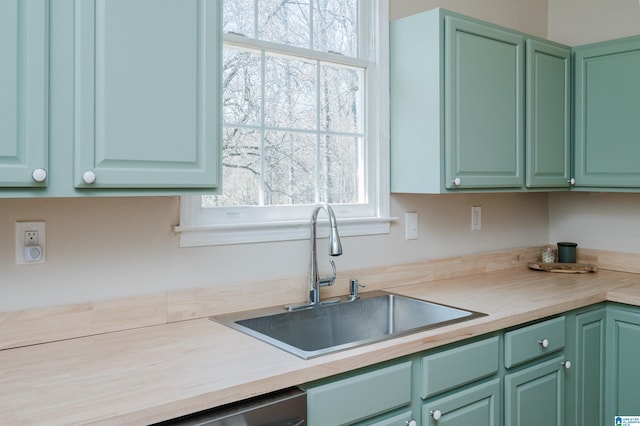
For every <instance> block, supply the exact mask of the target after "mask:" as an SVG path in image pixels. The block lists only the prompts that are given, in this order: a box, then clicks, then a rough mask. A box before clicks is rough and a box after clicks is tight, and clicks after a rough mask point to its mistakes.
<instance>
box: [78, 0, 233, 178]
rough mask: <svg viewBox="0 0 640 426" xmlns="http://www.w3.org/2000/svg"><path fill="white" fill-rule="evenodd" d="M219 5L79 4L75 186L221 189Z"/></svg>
mask: <svg viewBox="0 0 640 426" xmlns="http://www.w3.org/2000/svg"><path fill="white" fill-rule="evenodd" d="M220 4H221V2H220V1H218V0H164V1H157V0H76V1H75V6H74V15H75V17H74V21H73V22H74V26H75V35H74V58H75V59H74V69H75V71H74V75H75V77H74V86H75V87H74V100H73V109H74V112H73V122H74V129H73V143H74V156H75V159H74V165H73V168H74V178H73V180H74V185H75V187H76V188H181V187H183V188H215V187H217V186H218V185H219V183H220V182H219V179H220V178H219V166H218V162H219V161H220V158H219V157H220V153H219V150H220V137H221V130H220V120H219V113H220V98H221V97H220V94H221V91H220V84H221V82H220V79H221V24H220V19H221V16H220V15H221V14H220V9H221V5H220Z"/></svg>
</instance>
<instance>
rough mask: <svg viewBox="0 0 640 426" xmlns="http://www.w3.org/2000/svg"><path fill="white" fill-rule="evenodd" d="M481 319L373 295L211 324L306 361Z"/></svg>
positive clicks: (267, 310) (238, 315) (235, 316)
mask: <svg viewBox="0 0 640 426" xmlns="http://www.w3.org/2000/svg"><path fill="white" fill-rule="evenodd" d="M484 315H485V314H482V313H479V312H473V311H466V310H463V309H458V308H453V307H450V306H445V305H440V304H437V303H431V302H425V301H423V300H418V299H413V298H410V297H405V296H399V295H395V294H391V293H386V292H381V291H375V292H370V293H363V294H362V297H361V298H360V299H357V300H354V301H340V302H336V303H328V304H321V305H317V306H313V307H310V308H307V309H302V310H295V311H286V310H285V309H284V308H283V307H282V306H280V307H273V308H265V309H258V310H253V311H245V312H239V313H233V314H226V315H219V316H215V317H212V318H211V319H212V320H214V321H217V322H219V323H221V324H224V325H227V326H229V327H232V328H234V329H236V330H239V331H242V332H243V333H246V334H249V335H251V336H254V337H257V338H258V339H260V340H263V341H265V342H267V343H270V344H272V345H274V346H276V347H278V348H281V349H283V350H286V351H288V352H290V353H292V354H294V355H297V356H299V357H301V358H303V359H308V358H312V357H316V356H319V355H324V354H327V353H332V352H336V351H340V350H345V349H350V348H354V347H356V346H362V345H366V344H369V343H374V342H379V341H382V340H386V339H391V338H394V337H398V336H402V335H406V334H410V333H415V332H417V331H423V330H427V329H430V328H435V327H442V326H444V325H448V324H452V323H455V322H459V321H466V320H470V319H473V318H478V317H480V316H484Z"/></svg>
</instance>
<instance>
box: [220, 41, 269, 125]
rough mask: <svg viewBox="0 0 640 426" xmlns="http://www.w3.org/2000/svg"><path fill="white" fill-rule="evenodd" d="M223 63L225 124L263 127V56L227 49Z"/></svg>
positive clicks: (224, 52) (246, 51)
mask: <svg viewBox="0 0 640 426" xmlns="http://www.w3.org/2000/svg"><path fill="white" fill-rule="evenodd" d="M223 63H224V65H223V74H222V75H223V80H222V86H223V87H222V90H223V115H224V122H225V123H227V124H229V123H232V124H245V125H254V126H258V125H260V99H261V96H260V92H261V91H260V84H261V77H260V54H259V53H256V52H252V51H250V50H240V49H236V48H230V47H227V48H225V49H224V50H223Z"/></svg>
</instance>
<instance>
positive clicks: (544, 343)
mask: <svg viewBox="0 0 640 426" xmlns="http://www.w3.org/2000/svg"><path fill="white" fill-rule="evenodd" d="M538 343H539V344H540V346H542V347H543V348H548V347H549V339H542V340H538Z"/></svg>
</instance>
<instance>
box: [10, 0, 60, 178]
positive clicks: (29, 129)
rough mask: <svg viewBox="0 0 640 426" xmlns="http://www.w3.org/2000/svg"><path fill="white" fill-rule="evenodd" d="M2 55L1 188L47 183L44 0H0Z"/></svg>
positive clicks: (46, 4) (46, 28)
mask: <svg viewBox="0 0 640 426" xmlns="http://www.w3.org/2000/svg"><path fill="white" fill-rule="evenodd" d="M0 57H1V58H2V60H0V188H2V187H43V186H46V185H47V179H46V178H47V171H48V167H49V165H48V144H49V110H48V107H49V104H48V93H49V87H48V84H49V1H48V0H32V1H23V0H0Z"/></svg>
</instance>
